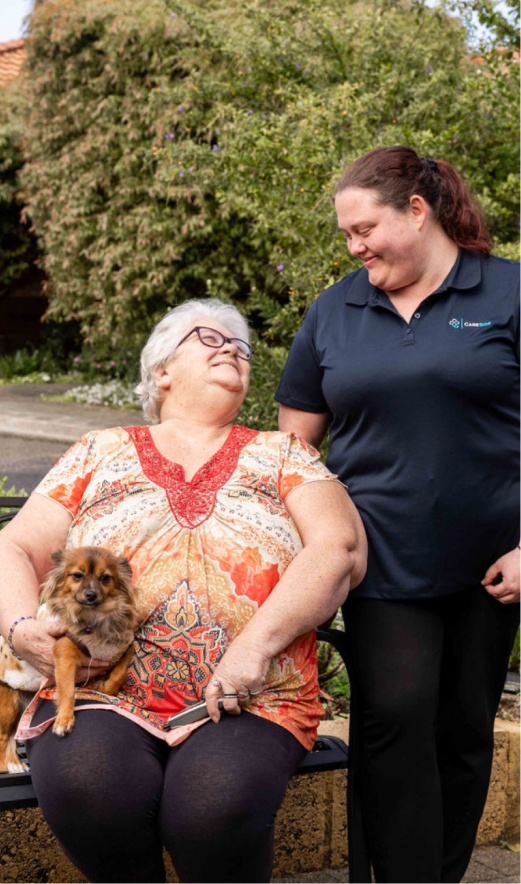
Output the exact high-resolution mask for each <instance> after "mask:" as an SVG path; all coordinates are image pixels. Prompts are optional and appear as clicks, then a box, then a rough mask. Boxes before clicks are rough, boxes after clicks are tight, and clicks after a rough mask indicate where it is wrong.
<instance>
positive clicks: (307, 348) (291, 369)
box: [275, 301, 329, 414]
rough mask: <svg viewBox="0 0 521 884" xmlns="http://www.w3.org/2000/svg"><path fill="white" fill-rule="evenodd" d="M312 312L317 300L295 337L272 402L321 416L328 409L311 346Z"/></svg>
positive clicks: (312, 333) (314, 347)
mask: <svg viewBox="0 0 521 884" xmlns="http://www.w3.org/2000/svg"><path fill="white" fill-rule="evenodd" d="M316 312H317V301H315V302H314V304H312V305H311V307H310V308H309V310H308V312H307V315H306V318H305V319H304V322H303V323H302V326H301V327H300V329H299V331H298V332H297V334H296V335H295V339H294V341H293V343H292V345H291V348H290V351H289V355H288V359H287V362H286V365H285V367H284V371H283V373H282V378H281V381H280V384H279V386H278V388H277V392H276V393H275V399H276V400H277V402H280V403H281V404H282V405H287V406H289V408H296V409H298V410H299V411H310V412H313V413H315V414H325V412H328V411H329V407H328V404H327V402H326V400H325V398H324V394H323V392H322V376H323V371H322V367H321V365H320V360H319V357H318V353H317V350H316V346H315V323H316Z"/></svg>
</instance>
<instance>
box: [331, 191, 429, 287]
mask: <svg viewBox="0 0 521 884" xmlns="http://www.w3.org/2000/svg"><path fill="white" fill-rule="evenodd" d="M414 199H415V198H414V197H413V198H412V201H411V206H410V207H409V208H408V209H407V210H406V211H405V212H399V211H398V210H397V209H395V208H393V207H392V206H389V205H382V204H381V203H379V202H378V193H377V191H375V190H367V189H363V188H358V187H349V188H347V189H346V190H342V191H341V192H340V193H339V194H338V195H337V197H336V199H335V207H336V212H337V217H338V227H339V229H340V230H341V231H342V233H344V234H345V236H346V239H347V247H348V249H349V251H350V252H351V254H352V255H354V256H355V258H358V259H359V260H360V261H362V263H363V264H364V266H365V267H366V268H367V271H368V273H369V282H370V283H371V284H372V285H374V286H376V287H377V288H379V289H382V290H383V291H385V292H393V291H397V290H399V289H402V288H404V287H405V286H409V285H413V284H414V283H415V282H416V281H417V280H418V278H419V277H420V276H421V272H422V269H423V264H424V255H423V247H424V243H423V237H421V236H420V235H419V234H420V231H421V229H422V227H423V223H424V221H425V204H424V203H423V201H421V202H422V203H423V206H417V205H415V204H414V203H413V200H414Z"/></svg>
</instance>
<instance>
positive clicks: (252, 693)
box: [250, 691, 262, 697]
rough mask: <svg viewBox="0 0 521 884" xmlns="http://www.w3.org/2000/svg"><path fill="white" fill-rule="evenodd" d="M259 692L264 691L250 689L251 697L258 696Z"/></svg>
mask: <svg viewBox="0 0 521 884" xmlns="http://www.w3.org/2000/svg"><path fill="white" fill-rule="evenodd" d="M259 694H262V691H250V697H258V696H259Z"/></svg>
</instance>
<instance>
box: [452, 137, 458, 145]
mask: <svg viewBox="0 0 521 884" xmlns="http://www.w3.org/2000/svg"><path fill="white" fill-rule="evenodd" d="M452 140H453V142H454V144H456V142H457V140H458V139H457V138H456V136H454V138H453V139H452Z"/></svg>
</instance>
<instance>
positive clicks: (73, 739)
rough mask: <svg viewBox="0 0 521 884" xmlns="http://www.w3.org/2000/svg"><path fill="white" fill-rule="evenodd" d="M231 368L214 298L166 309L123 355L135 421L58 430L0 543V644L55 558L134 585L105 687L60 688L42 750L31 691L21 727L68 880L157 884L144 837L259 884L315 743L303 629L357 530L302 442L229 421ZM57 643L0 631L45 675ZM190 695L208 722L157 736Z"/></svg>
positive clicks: (225, 321) (186, 867)
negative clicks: (116, 669) (85, 561)
mask: <svg viewBox="0 0 521 884" xmlns="http://www.w3.org/2000/svg"><path fill="white" fill-rule="evenodd" d="M251 356H252V348H251V345H250V343H249V334H248V327H247V325H246V323H245V321H244V319H243V318H242V317H241V315H240V314H239V312H238V311H237V310H236V309H235V308H234V307H231V306H228V305H225V304H222V303H221V302H219V301H217V300H203V301H189V302H186V303H184V304H182V305H181V306H179V307H176V308H175V309H173V310H171V311H170V312H169V313H168V314H167V315H166V316H165V317H164V319H163V320H162V321H161V322H160V323H159V324H158V325H157V326H156V328H155V329H154V331H153V333H152V335H151V337H150V339H149V341H148V343H147V345H146V346H145V348H144V351H143V354H142V360H141V368H142V382H141V384H140V386H139V388H138V390H139V392H140V393H141V395H142V398H143V403H144V409H145V414H146V415H147V416H148V418H150V419H151V420H152V421H153V425H152V426H150V427H116V428H115V429H112V430H102V431H98V432H93V433H89V434H88V435H87V436H85V437H84V438H82V439H80V441H79V442H77V443H76V444H75V445H74V446H73V447H72V448H71V449H70V450H69V451H68V452H67V453H66V454H65V455H64V456H63V457H62V458H61V460H60V461H59V462H58V464H57V465H56V466H55V467H54V468H53V469H52V470H51V471H50V473H49V474H48V475H47V476H46V477H45V479H44V480H43V481H42V482H41V484H40V485H39V486H38V488H37V489H36V492H35V493H34V494H33V495H32V496H31V497H30V499H29V500H28V502H27V503H26V505H25V506H24V508H23V510H22V511H21V512H20V513H19V514H18V515H17V516H16V518H15V519H14V520H13V522H12V523H11V524H10V525H9V526H8V527H7V528H5V529H4V531H2V534H1V537H0V547H1V550H0V552H1V557H2V591H1V596H0V628H1V630H2V632H3V634H4V635H6V634H7V633H8V631H9V629H10V627H11V625H12V624H13V622H14V621H15V620H17V621H20V618H21V617H24V616H31V615H33V614H34V613H35V611H36V608H37V605H38V587H39V583H40V582H41V580H42V578H43V576H44V575H45V573H46V572H47V571H48V569H49V568H50V566H51V559H50V554H51V553H52V552H53V551H54V550H56V549H58V548H62V547H68V548H69V547H76V546H84V545H89V546H105V547H109V548H110V549H111V550H112V551H113V552H115V553H117V554H118V555H124V556H126V557H127V558H128V559H129V561H130V563H131V566H132V571H133V577H134V581H135V582H136V583H137V586H138V588H139V605H140V619H141V625H140V627H139V629H138V631H137V634H136V637H135V642H134V651H135V653H134V657H133V660H132V662H131V664H130V667H129V670H128V676H127V679H126V682H125V683H124V685H123V687H122V688H121V690H120V691H119V693H118V694H117V695H116V696H114V697H109V696H106V695H104V694H101V693H99V692H95V691H93V690H92V688H89V685H88V684H87V686H86V687H85V685H82V686H81V687H79V688H78V690H77V692H76V712H78V710H79V714H77V716H76V724H75V727H74V730H73V731H72V733H71V734H70V735H68V736H66V737H65V738H59V737H57V736H56V735H55V734H53V733H52V730H51V728H48V727H47V726H46V725H47V724H48V723H49V722H50V720H52V718H53V716H54V704H53V701H52V700H53V692H52V690H44V691H41V692H40V697H39V700H38V705H37V708H36V711H35V713H34V715H33V718H32V722H31V723H30V724H31V726H30V727H29V729H28V731H29V736H31V734H34V739H30V740H29V742H28V754H29V760H30V764H31V770H32V777H33V783H34V787H35V790H36V793H37V795H38V799H39V802H40V806H41V808H42V811H43V814H44V817H45V819H46V820H47V822H48V823H49V826H50V827H51V829H52V830H53V832H54V833H55V835H56V837H57V838H58V840H59V842H60V844H61V846H62V847H63V849H64V851H65V852H66V853H67V855H68V856H69V857H70V858H71V859H72V861H73V862H74V863H75V864H76V866H77V867H78V868H79V869H80V870H81V871H82V873H83V874H84V875H85V876H86V877H87V878H88V879H89V880H90V881H106V882H108V881H144V882H153V881H164V877H165V871H164V866H163V856H162V846H163V845H164V846H165V847H166V848H167V850H168V851H169V853H170V855H171V857H172V860H173V863H174V865H175V868H176V871H177V873H178V875H179V877H180V879H181V881H198V882H205V881H214V882H217V881H228V882H232V881H241V882H242V881H245V882H248V881H269V879H270V874H271V868H272V855H273V823H274V819H275V815H276V812H277V810H278V808H279V806H280V803H281V801H282V798H283V796H284V792H285V789H286V785H287V782H288V779H289V777H290V776H291V774H292V773H293V771H294V770H295V769H296V767H297V766H298V764H299V762H300V761H301V759H302V757H303V755H304V754H305V751H306V750H308V749H310V748H311V747H312V745H313V741H314V739H315V735H316V727H317V723H318V720H319V718H320V716H321V707H320V703H319V701H318V683H317V668H316V645H315V636H314V631H313V630H314V627H315V626H316V625H317V624H319V623H322V622H323V621H325V620H327V619H328V618H329V617H330V616H331V615H332V614H333V613H334V612H335V611H336V609H337V608H338V606H339V605H340V604H341V603H342V602H343V601H344V599H345V597H346V595H347V592H348V590H349V588H350V586H356V585H357V584H358V583H359V581H360V580H361V579H362V577H363V574H364V568H365V535H364V530H363V527H362V524H361V521H360V518H359V516H358V514H357V512H356V510H355V508H354V506H353V504H352V503H351V501H350V499H349V497H348V495H347V493H346V491H345V488H344V487H343V486H342V485H341V484H340V483H339V482H337V481H336V480H335V477H334V476H333V475H331V473H329V472H328V470H327V469H326V468H325V467H324V466H323V465H322V464H321V463H320V460H319V456H318V454H317V452H316V451H315V450H314V449H313V448H311V447H310V446H309V445H307V444H306V443H305V442H303V441H302V440H300V439H298V438H297V437H295V436H294V435H292V434H291V433H279V432H269V433H259V432H257V431H256V430H250V429H248V428H246V427H240V426H236V425H235V424H234V421H235V418H236V416H237V413H238V411H239V408H240V406H241V404H242V402H243V400H244V397H245V395H246V391H247V389H248V380H249V374H250V359H251ZM61 632H63V630H62V629H60V626H59V624H58V625H57V624H56V623H50V622H41V621H36V620H32V619H31V620H24V621H23V622H19V623H18V625H17V627H16V629H15V631H14V632H13V634H12V641H13V645H14V648H15V650H16V652H17V653H18V654H19V655H20V657H22V658H24V659H26V660H28V661H29V662H31V663H32V664H33V665H34V666H36V667H37V668H38V669H39V670H40V672H42V673H43V674H44V675H47V676H51V677H52V675H53V672H54V664H53V646H54V643H55V636H56V635H59V634H60V633H61ZM104 665H106V664H102V663H101V662H100V661H96V660H94V661H93V662H92V665H91V668H90V672H88V673H87V671H86V670H85V671H82V670H80V672H79V679H81V680H82V681H85V679H86V678H91V679H92V678H95V677H96V675H99V672H100V671H101V670H102V669H103V666H104ZM204 698H205V699H206V701H207V704H208V711H209V716H210V717H209V718H208V717H207V718H206V719H204V720H203V721H197V722H194V723H192V724H189V725H187V726H185V727H180V728H176V729H175V730H170V729H168V728H167V727H166V723H167V720H168V718H169V717H170V716H172V715H173V714H175V713H177V712H179V711H181V710H183V709H184V708H186V707H189V706H191V705H193V704H195V703H198V702H200V701H201V700H202V699H204ZM219 698H221V699H223V702H224V712H223V713H221V712H220V711H219V708H218V700H219ZM82 707H83V708H82ZM109 712H110V713H113V714H110V715H109V714H107V713H109ZM114 713H116V714H114ZM117 713H119V714H117ZM240 713H242V714H240ZM44 724H45V727H42V725H44Z"/></svg>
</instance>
